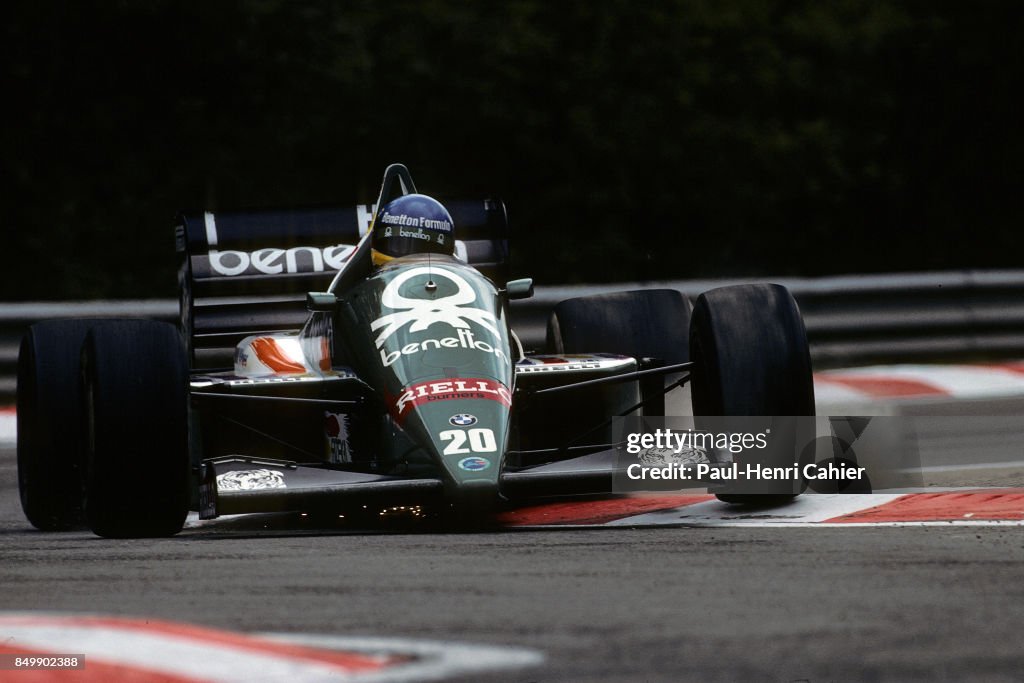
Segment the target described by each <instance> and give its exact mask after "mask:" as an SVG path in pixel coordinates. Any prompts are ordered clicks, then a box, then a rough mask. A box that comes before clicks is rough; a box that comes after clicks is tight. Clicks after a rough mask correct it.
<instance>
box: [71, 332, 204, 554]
mask: <svg viewBox="0 0 1024 683" xmlns="http://www.w3.org/2000/svg"><path fill="white" fill-rule="evenodd" d="M82 376H83V398H84V404H85V416H86V417H85V425H86V437H87V438H86V477H85V517H86V521H87V522H88V525H89V528H91V529H92V530H93V532H94V533H96V534H97V535H99V536H105V537H108V538H138V537H158V536H170V535H173V534H176V533H177V532H178V531H180V530H181V528H182V526H183V525H184V523H185V516H186V515H187V514H188V505H189V484H190V469H189V456H188V367H187V364H186V358H185V349H184V347H183V346H182V343H181V338H180V336H179V335H178V332H177V330H176V329H175V328H174V327H173V326H172V325H170V324H167V323H162V322H156V321H152V320H119V321H111V322H105V323H101V324H97V325H95V326H93V328H92V329H91V330H90V331H89V333H88V335H86V338H85V344H84V346H83V348H82Z"/></svg>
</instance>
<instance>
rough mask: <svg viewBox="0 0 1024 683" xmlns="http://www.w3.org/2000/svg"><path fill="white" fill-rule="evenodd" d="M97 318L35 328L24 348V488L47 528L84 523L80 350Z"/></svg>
mask: <svg viewBox="0 0 1024 683" xmlns="http://www.w3.org/2000/svg"><path fill="white" fill-rule="evenodd" d="M94 322H95V321H92V320H49V321H45V322H40V323H36V324H35V325H33V326H32V327H30V328H29V330H28V332H26V333H25V336H24V337H23V338H22V340H21V347H20V349H19V352H18V398H17V421H18V492H19V494H20V496H21V507H22V510H24V511H25V516H26V517H27V518H28V521H29V522H30V523H31V524H32V526H34V527H35V528H37V529H39V530H41V531H66V530H68V529H74V528H77V527H81V526H82V523H83V517H82V472H81V469H82V468H81V463H82V448H81V446H82V425H81V410H80V405H81V401H80V388H79V352H80V351H81V348H82V340H83V339H85V335H86V333H87V332H88V330H89V327H90V326H91V325H92V324H94Z"/></svg>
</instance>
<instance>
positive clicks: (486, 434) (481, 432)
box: [438, 428, 498, 455]
mask: <svg viewBox="0 0 1024 683" xmlns="http://www.w3.org/2000/svg"><path fill="white" fill-rule="evenodd" d="M438 436H439V437H440V438H441V441H451V443H450V444H448V445H447V446H445V447H444V454H445V455H465V454H466V453H494V452H495V451H496V450H498V442H497V441H496V440H495V439H494V432H493V431H492V430H490V429H484V428H477V429H470V430H468V431H467V430H463V429H446V430H444V431H443V432H441V433H440V434H438ZM467 441H468V442H469V447H468V448H467V447H466V443H467Z"/></svg>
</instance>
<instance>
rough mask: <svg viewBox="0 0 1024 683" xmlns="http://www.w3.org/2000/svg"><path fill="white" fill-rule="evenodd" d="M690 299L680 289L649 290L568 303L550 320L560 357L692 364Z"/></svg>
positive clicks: (550, 339) (554, 348) (552, 346)
mask: <svg viewBox="0 0 1024 683" xmlns="http://www.w3.org/2000/svg"><path fill="white" fill-rule="evenodd" d="M692 309H693V306H692V305H691V304H690V300H689V299H687V298H686V297H685V296H683V295H682V294H681V293H680V292H677V291H676V290H674V289H646V290H634V291H630V292H614V293H612V294H597V295H594V296H582V297H577V298H575V299H566V300H565V301H562V302H560V303H559V304H558V305H557V306H555V309H554V311H553V312H552V314H551V318H550V320H549V321H548V348H550V349H551V350H552V351H553V352H554V353H617V354H622V355H624V356H632V357H633V358H636V359H637V360H639V359H641V358H657V359H659V360H661V361H662V362H663V363H664V364H666V365H671V364H675V363H685V362H686V361H688V360H689V359H690V352H689V348H688V341H687V330H688V329H689V326H690V312H691V310H692Z"/></svg>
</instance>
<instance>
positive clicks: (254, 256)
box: [175, 199, 509, 369]
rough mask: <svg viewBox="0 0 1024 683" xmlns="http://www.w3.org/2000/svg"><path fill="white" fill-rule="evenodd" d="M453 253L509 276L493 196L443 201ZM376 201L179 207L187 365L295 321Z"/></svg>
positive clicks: (501, 219)
mask: <svg viewBox="0 0 1024 683" xmlns="http://www.w3.org/2000/svg"><path fill="white" fill-rule="evenodd" d="M442 203H443V204H444V205H445V208H447V209H448V211H449V213H451V215H452V218H453V219H454V221H455V231H456V236H457V237H458V238H459V239H457V240H456V245H455V246H456V255H457V256H458V257H460V258H461V259H463V260H465V261H466V262H468V263H469V264H470V265H472V266H474V267H475V268H477V269H478V270H480V271H481V272H482V273H483V274H484V275H486V276H487V277H488V278H490V279H491V280H492V281H494V282H495V283H496V284H498V285H504V284H505V282H506V281H507V280H508V275H509V244H508V240H509V227H508V216H507V214H506V212H505V205H504V203H503V202H502V201H501V200H499V199H486V200H478V201H443V200H442ZM372 215H373V207H370V206H365V205H363V206H358V207H355V208H349V209H338V208H324V209H296V210H288V211H250V212H223V213H211V212H206V213H199V214H184V215H182V216H180V217H179V219H178V225H177V226H176V228H175V238H176V247H177V252H178V258H179V270H178V283H179V291H180V301H181V309H180V312H181V325H182V330H183V332H184V335H185V339H186V342H187V344H188V350H189V355H190V356H191V359H192V367H193V368H198V369H213V368H226V367H230V366H231V364H232V354H233V352H234V348H235V345H236V344H237V343H238V342H239V341H241V340H242V339H243V338H244V337H246V336H248V335H252V334H263V333H267V332H276V331H281V330H291V329H296V330H297V329H299V328H300V327H302V325H303V323H304V322H305V321H306V317H307V315H308V314H307V311H306V304H305V302H306V292H310V291H325V290H326V289H327V288H328V287H329V286H330V284H331V280H332V279H333V278H334V276H335V274H336V273H337V272H338V269H339V267H340V266H341V264H342V263H344V262H345V260H346V259H347V258H348V257H349V255H350V254H351V253H352V252H353V250H354V249H355V246H356V244H357V243H358V242H359V239H360V238H361V237H362V236H363V235H365V234H366V232H367V230H368V229H369V225H370V220H371V218H372Z"/></svg>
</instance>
